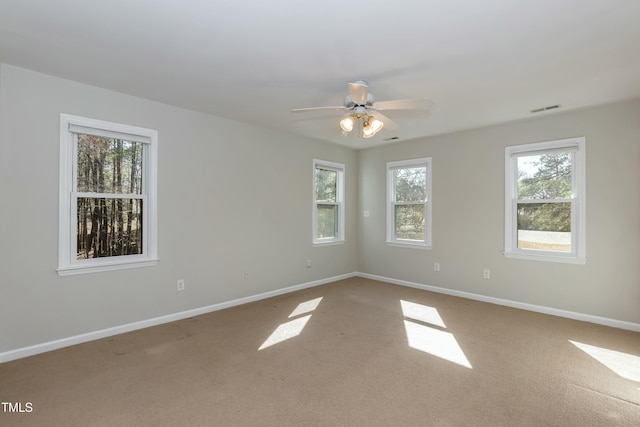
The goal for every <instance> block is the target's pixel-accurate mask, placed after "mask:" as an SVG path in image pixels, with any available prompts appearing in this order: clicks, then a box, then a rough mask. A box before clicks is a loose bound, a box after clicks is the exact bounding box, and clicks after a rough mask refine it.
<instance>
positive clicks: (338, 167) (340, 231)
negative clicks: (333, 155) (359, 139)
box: [312, 159, 345, 246]
mask: <svg viewBox="0 0 640 427" xmlns="http://www.w3.org/2000/svg"><path fill="white" fill-rule="evenodd" d="M318 168H320V169H327V170H331V171H335V172H336V173H337V177H336V203H335V204H336V206H337V207H338V224H337V234H336V236H334V237H326V238H319V237H318V235H317V221H318V218H317V216H318V215H317V205H318V204H327V203H326V202H318V201H317V200H316V169H318ZM312 189H313V197H312V198H313V207H312V212H313V213H312V243H313V245H314V246H321V245H337V244H343V243H344V242H345V215H344V211H345V206H344V200H345V199H344V196H345V194H344V192H345V190H344V189H345V166H344V164H342V163H335V162H329V161H326V160H318V159H314V160H313V183H312Z"/></svg>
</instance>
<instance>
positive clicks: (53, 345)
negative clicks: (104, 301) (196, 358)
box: [0, 273, 357, 363]
mask: <svg viewBox="0 0 640 427" xmlns="http://www.w3.org/2000/svg"><path fill="white" fill-rule="evenodd" d="M356 275H357V274H356V273H349V274H342V275H339V276H334V277H329V278H327V279H321V280H315V281H312V282H307V283H302V284H300V285H295V286H290V287H287V288H282V289H276V290H274V291H269V292H264V293H261V294H257V295H252V296H248V297H244V298H238V299H235V300H232V301H226V302H222V303H219V304H213V305H209V306H206V307H200V308H194V309H193V310H187V311H182V312H179V313H173V314H168V315H166V316H160V317H154V318H152V319H146V320H141V321H139V322H133V323H128V324H126V325H120V326H115V327H113V328H107V329H101V330H99V331H94V332H88V333H86V334H81V335H75V336H72V337H67V338H62V339H59V340H55V341H48V342H45V343H41V344H36V345H32V346H28V347H22V348H18V349H15V350H9V351H6V352H3V353H0V363H4V362H9V361H11V360H16V359H21V358H23V357H28V356H34V355H36V354H40V353H45V352H47V351H52V350H58V349H60V348H64V347H69V346H72V345H76V344H81V343H84V342H88V341H93V340H97V339H100V338H106V337H110V336H113V335H118V334H123V333H126V332H131V331H136V330H138V329H144V328H148V327H150V326H156V325H161V324H163V323H169V322H175V321H176V320H182V319H187V318H189V317H193V316H199V315H201V314H206V313H211V312H214V311H218V310H222V309H225V308H230V307H234V306H236V305H241V304H247V303H250V302H254V301H259V300H263V299H266V298H271V297H275V296H278V295H283V294H288V293H290V292H295V291H299V290H302V289H307V288H312V287H314V286H320V285H324V284H327V283H331V282H335V281H338V280H343V279H348V278H350V277H355V276H356Z"/></svg>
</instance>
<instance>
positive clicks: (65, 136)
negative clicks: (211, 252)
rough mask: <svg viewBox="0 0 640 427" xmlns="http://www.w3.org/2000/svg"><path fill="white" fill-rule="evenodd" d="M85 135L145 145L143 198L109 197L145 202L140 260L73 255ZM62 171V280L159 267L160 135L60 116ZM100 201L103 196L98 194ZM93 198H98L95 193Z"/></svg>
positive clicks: (60, 184) (59, 231) (145, 130)
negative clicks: (79, 155) (79, 150)
mask: <svg viewBox="0 0 640 427" xmlns="http://www.w3.org/2000/svg"><path fill="white" fill-rule="evenodd" d="M74 132H85V133H93V134H97V135H103V136H108V137H122V138H125V139H131V140H135V141H138V142H142V143H143V144H144V156H143V162H144V163H143V165H142V168H143V171H144V173H143V183H142V185H143V189H142V190H143V194H141V195H139V194H133V195H124V196H120V195H112V194H111V195H106V196H105V197H107V198H118V197H125V198H135V199H142V200H144V204H143V206H144V207H143V218H142V221H143V224H145V226H144V227H143V230H142V234H143V236H142V239H143V248H144V254H142V255H141V256H135V255H127V256H124V257H113V258H111V257H106V258H100V259H93V260H80V261H78V260H76V259H75V255H74V254H73V252H74V250H73V249H74V246H75V243H74V242H75V239H76V236H75V231H74V226H73V225H72V223H75V221H73V220H72V218H75V216H76V206H75V204H74V203H72V202H73V200H75V197H78V196H82V195H83V194H84V193H74V184H73V180H74V178H75V174H76V171H75V170H73V169H74V165H75V161H74V156H75V150H76V144H75V137H74V135H75V133H74ZM59 164H60V170H59V172H58V174H59V190H58V191H59V193H60V194H59V205H58V240H59V243H58V268H57V269H56V271H57V272H58V275H59V276H66V275H70V274H82V273H95V272H101V271H110V270H119V269H125V268H135V267H141V266H151V265H156V264H157V262H158V252H157V231H158V224H157V223H158V220H157V209H158V202H157V179H158V175H157V168H158V131H156V130H154V129H147V128H142V127H138V126H131V125H125V124H120V123H112V122H107V121H103V120H96V119H91V118H87V117H81V116H74V115H71V114H65V113H61V114H60V163H59ZM97 196H98V197H100V196H101V195H100V194H98V195H97ZM92 197H96V194H95V193H92Z"/></svg>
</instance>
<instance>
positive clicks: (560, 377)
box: [0, 278, 640, 426]
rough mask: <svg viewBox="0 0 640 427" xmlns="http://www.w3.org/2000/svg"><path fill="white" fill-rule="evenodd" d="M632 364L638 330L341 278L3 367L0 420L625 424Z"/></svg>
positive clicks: (633, 411) (636, 395) (635, 386)
mask: <svg viewBox="0 0 640 427" xmlns="http://www.w3.org/2000/svg"><path fill="white" fill-rule="evenodd" d="M320 298H321V299H320ZM309 315H310V317H309ZM280 325H282V326H280ZM296 333H298V334H297V335H296ZM261 347H262V349H261V350H259V348H261ZM614 351H615V352H614ZM639 356H640V334H639V333H634V332H630V331H624V330H619V329H613V328H608V327H604V326H598V325H593V324H590V323H583V322H578V321H573V320H568V319H562V318H557V317H553V316H547V315H542V314H537V313H532V312H527V311H521V310H516V309H511V308H506V307H501V306H496V305H492V304H486V303H481V302H477V301H471V300H466V299H462V298H455V297H450V296H446V295H440V294H435V293H430V292H424V291H420V290H416V289H410V288H404V287H399V286H394V285H390V284H386V283H380V282H375V281H371V280H367V279H362V278H353V279H349V280H345V281H341V282H336V283H332V284H329V285H325V286H320V287H316V288H312V289H307V290H304V291H300V292H296V293H292V294H288V295H284V296H280V297H276V298H271V299H268V300H264V301H259V302H256V303H252V304H247V305H244V306H240V307H235V308H231V309H227V310H223V311H219V312H215V313H210V314H207V315H203V316H198V317H195V318H191V319H186V320H183V321H178V322H174V323H170V324H166V325H161V326H157V327H153V328H148V329H145V330H140V331H136V332H131V333H128V334H123V335H119V336H115V337H110V338H106V339H102V340H98V341H93V342H90V343H86V344H82V345H77V346H74V347H69V348H66V349H62V350H58V351H53V352H49V353H45V354H41V355H38V356H33V357H29V358H25V359H22V360H17V361H13V362H8V363H4V364H1V365H0V401H2V402H22V403H23V404H24V403H25V402H31V404H32V408H33V410H32V412H30V413H9V412H3V411H1V410H2V408H1V407H0V425H2V426H616V425H620V426H639V425H640V382H639V381H640V378H639V377H638V376H639V375H640V374H639V371H640V363H639V362H638V361H640V358H639ZM605 364H608V365H609V367H607V366H606V365H605Z"/></svg>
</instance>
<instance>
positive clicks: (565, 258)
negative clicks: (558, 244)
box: [503, 252, 587, 264]
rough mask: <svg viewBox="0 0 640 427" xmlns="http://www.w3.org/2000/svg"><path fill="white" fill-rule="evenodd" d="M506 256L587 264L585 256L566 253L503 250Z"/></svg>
mask: <svg viewBox="0 0 640 427" xmlns="http://www.w3.org/2000/svg"><path fill="white" fill-rule="evenodd" d="M503 254H504V256H505V258H514V259H526V260H529V261H543V262H561V263H565V264H586V263H587V260H586V259H585V258H577V257H575V256H564V255H548V254H538V253H532V254H527V253H519V252H503Z"/></svg>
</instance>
